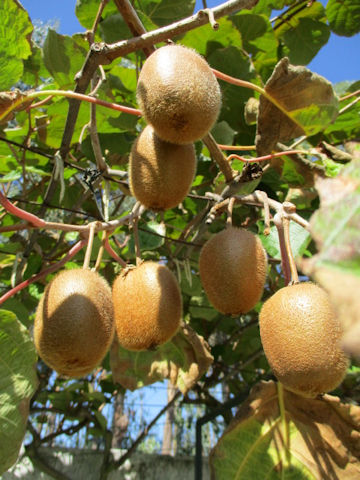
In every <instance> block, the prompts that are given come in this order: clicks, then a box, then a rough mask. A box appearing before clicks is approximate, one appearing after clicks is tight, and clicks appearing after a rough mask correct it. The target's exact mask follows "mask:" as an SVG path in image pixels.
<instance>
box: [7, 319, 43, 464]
mask: <svg viewBox="0 0 360 480" xmlns="http://www.w3.org/2000/svg"><path fill="white" fill-rule="evenodd" d="M0 352H1V353H0V358H1V362H0V432H1V437H0V473H3V472H5V471H6V470H7V469H8V468H10V467H11V466H12V465H13V464H14V463H15V461H16V459H17V456H18V452H19V449H20V446H21V443H22V441H23V438H24V435H25V429H26V424H27V418H28V414H29V402H30V398H31V397H32V395H33V393H34V391H35V389H36V387H37V383H38V382H37V377H36V371H35V363H36V360H37V355H36V352H35V348H34V344H33V342H32V341H31V339H30V337H29V334H28V333H27V330H26V329H25V327H24V326H23V325H22V324H21V323H20V322H19V320H18V319H17V318H16V315H15V314H14V313H12V312H9V311H7V310H0Z"/></svg>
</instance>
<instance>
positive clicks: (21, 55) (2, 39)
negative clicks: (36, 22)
mask: <svg viewBox="0 0 360 480" xmlns="http://www.w3.org/2000/svg"><path fill="white" fill-rule="evenodd" d="M0 18H1V29H0V91H2V90H9V89H10V87H12V86H13V85H14V84H15V83H16V82H17V81H18V80H20V78H21V76H22V73H23V60H24V59H26V58H28V57H29V56H30V55H31V48H30V46H31V43H30V38H31V32H32V31H33V26H32V23H31V21H30V18H29V15H28V13H27V12H26V10H25V9H24V7H23V6H22V5H21V4H20V2H18V1H17V0H3V1H2V2H1V3H0Z"/></svg>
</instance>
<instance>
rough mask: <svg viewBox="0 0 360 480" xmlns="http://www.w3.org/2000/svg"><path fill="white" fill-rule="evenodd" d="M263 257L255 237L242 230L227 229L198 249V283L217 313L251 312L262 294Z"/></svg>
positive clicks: (257, 239)
mask: <svg viewBox="0 0 360 480" xmlns="http://www.w3.org/2000/svg"><path fill="white" fill-rule="evenodd" d="M266 270H267V258H266V253H265V250H264V248H263V246H262V244H261V241H260V239H259V237H257V236H256V235H255V234H253V233H252V232H250V231H249V230H245V229H243V228H236V227H228V228H226V229H225V230H222V231H221V232H219V233H217V234H215V235H214V236H213V237H211V238H210V239H209V240H208V241H207V242H206V243H205V244H204V246H203V247H202V249H201V252H200V259H199V271H200V278H201V283H202V285H203V287H204V290H205V293H206V295H207V296H208V298H209V300H210V302H211V303H212V305H213V306H214V307H215V308H216V310H218V311H219V312H221V313H225V314H229V315H238V314H241V313H246V312H248V311H249V310H251V309H252V308H253V307H254V306H255V305H256V304H257V302H258V301H259V300H260V298H261V295H262V293H263V289H264V284H265V279H266Z"/></svg>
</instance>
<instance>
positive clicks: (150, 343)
mask: <svg viewBox="0 0 360 480" xmlns="http://www.w3.org/2000/svg"><path fill="white" fill-rule="evenodd" d="M113 304H114V314H115V325H116V333H117V337H118V340H119V343H120V345H121V346H122V347H124V348H126V349H127V350H135V351H140V350H149V349H154V348H156V347H157V346H159V345H162V344H163V343H165V342H167V341H168V340H170V339H171V338H172V337H173V335H175V333H176V331H177V330H178V328H179V325H180V320H181V315H182V300H181V295H180V289H179V285H178V282H177V280H176V278H175V276H174V274H173V273H172V272H171V271H170V270H169V269H168V268H167V267H166V266H165V265H160V264H158V263H155V262H151V261H147V262H143V263H141V264H140V265H139V266H137V267H135V268H130V269H127V270H125V271H124V272H123V273H121V274H120V275H119V276H118V277H117V278H116V280H115V282H114V285H113Z"/></svg>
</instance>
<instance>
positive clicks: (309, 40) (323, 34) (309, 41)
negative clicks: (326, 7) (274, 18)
mask: <svg viewBox="0 0 360 480" xmlns="http://www.w3.org/2000/svg"><path fill="white" fill-rule="evenodd" d="M329 37H330V29H329V27H328V26H327V25H326V23H323V22H320V21H318V20H314V19H312V18H300V20H299V24H298V25H297V26H296V27H295V28H292V29H291V30H288V31H287V32H285V33H284V36H283V40H284V42H285V45H286V46H287V48H288V49H289V51H288V52H286V54H287V56H288V57H289V60H290V62H291V63H293V64H295V65H306V64H308V63H309V62H310V61H311V60H312V59H313V58H314V57H315V56H316V54H317V53H318V51H319V50H320V48H321V47H322V46H323V45H325V44H326V43H327V41H328V40H329Z"/></svg>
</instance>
